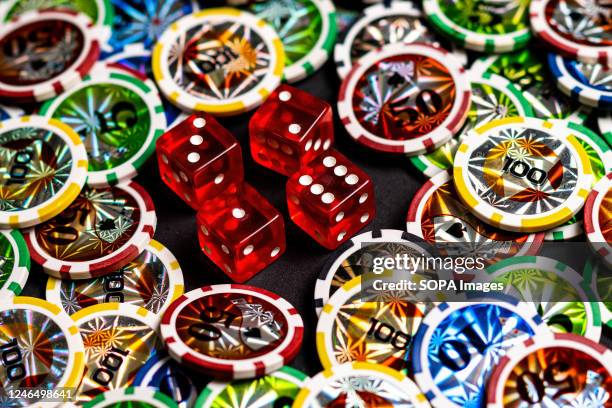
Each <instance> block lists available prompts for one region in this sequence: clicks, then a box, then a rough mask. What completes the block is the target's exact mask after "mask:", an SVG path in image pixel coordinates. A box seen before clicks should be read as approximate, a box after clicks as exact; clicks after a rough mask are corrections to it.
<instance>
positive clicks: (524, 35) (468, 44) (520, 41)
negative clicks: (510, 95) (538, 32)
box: [423, 0, 531, 53]
mask: <svg viewBox="0 0 612 408" xmlns="http://www.w3.org/2000/svg"><path fill="white" fill-rule="evenodd" d="M439 2H440V0H423V14H424V15H425V17H426V18H427V21H429V22H430V23H431V25H432V26H433V27H435V28H436V29H438V30H439V31H440V32H442V33H443V34H444V35H446V36H447V37H449V38H451V39H452V40H453V41H456V42H458V43H460V44H462V45H463V46H464V47H465V48H467V49H468V50H472V51H485V52H489V53H491V52H496V53H500V52H510V51H516V50H519V49H521V48H524V47H525V46H527V43H528V42H529V39H530V38H531V30H530V29H529V23H528V22H527V23H526V25H527V27H525V28H523V29H521V30H517V31H512V32H510V33H506V34H484V33H478V32H476V31H472V30H468V29H467V28H465V27H462V26H460V25H459V24H457V23H455V22H453V21H452V20H451V19H449V18H448V17H447V16H446V14H444V12H443V11H442V9H441V8H440V5H439ZM525 17H526V18H527V17H528V15H527V10H525Z"/></svg>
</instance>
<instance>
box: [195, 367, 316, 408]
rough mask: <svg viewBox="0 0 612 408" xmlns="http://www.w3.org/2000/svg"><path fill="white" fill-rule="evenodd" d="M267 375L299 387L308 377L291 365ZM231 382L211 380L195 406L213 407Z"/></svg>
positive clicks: (200, 407) (256, 379)
mask: <svg viewBox="0 0 612 408" xmlns="http://www.w3.org/2000/svg"><path fill="white" fill-rule="evenodd" d="M266 376H270V377H276V378H280V379H282V380H285V381H288V382H291V383H293V384H295V385H296V386H297V387H298V388H302V387H303V386H304V382H305V381H306V380H307V379H308V376H307V375H306V374H304V373H302V372H301V371H299V370H296V369H295V368H292V367H289V366H283V367H281V368H280V369H279V370H277V371H274V372H272V373H270V374H267V375H266ZM261 378H262V377H259V378H254V379H252V380H246V381H252V382H256V381H258V380H260V379H261ZM240 381H241V382H242V381H245V380H240ZM231 384H232V383H231V382H222V381H215V380H213V381H211V382H209V383H208V384H207V385H206V387H205V388H204V389H203V390H202V392H201V393H200V395H198V398H197V399H196V401H195V403H194V404H193V407H194V408H207V407H212V406H213V402H214V400H215V399H216V398H217V397H218V396H219V394H221V392H223V391H224V390H225V389H226V388H227V387H228V386H229V385H231ZM239 402H240V403H242V401H239Z"/></svg>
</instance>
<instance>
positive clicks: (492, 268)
mask: <svg viewBox="0 0 612 408" xmlns="http://www.w3.org/2000/svg"><path fill="white" fill-rule="evenodd" d="M517 269H538V270H543V271H546V272H548V273H552V274H554V275H557V276H558V277H559V278H561V280H564V281H566V282H567V283H569V284H570V285H572V286H573V287H574V288H575V289H576V293H577V294H578V296H580V297H581V298H582V301H581V303H582V304H583V305H584V310H585V319H586V330H585V333H584V334H582V335H581V336H584V337H587V338H589V339H591V340H593V341H599V339H600V337H601V332H602V327H601V313H600V310H599V307H598V305H597V304H596V303H594V302H592V299H594V294H593V292H592V291H591V290H590V289H589V290H587V289H585V288H584V286H583V285H582V281H583V278H582V276H581V275H580V274H579V273H578V272H576V270H575V269H573V268H572V267H571V266H569V265H566V264H564V263H562V262H561V261H558V260H555V259H552V258H548V257H546V256H516V257H512V258H507V259H503V260H501V261H500V262H498V263H496V264H493V265H489V266H487V267H486V268H485V270H484V271H485V272H486V281H488V282H490V281H492V280H493V279H496V278H499V277H500V276H501V275H503V274H506V273H509V272H512V271H515V270H517ZM483 278H485V276H484V275H481V276H476V279H475V280H474V282H478V281H480V282H483V281H484V279H483ZM513 286H514V285H513ZM581 291H582V293H580V292H581ZM517 292H518V290H517ZM521 300H522V299H521ZM570 302H576V303H578V302H579V301H578V300H572V301H570ZM524 303H525V304H526V305H532V304H533V299H530V300H525V301H524ZM560 303H561V302H560ZM535 313H537V311H535Z"/></svg>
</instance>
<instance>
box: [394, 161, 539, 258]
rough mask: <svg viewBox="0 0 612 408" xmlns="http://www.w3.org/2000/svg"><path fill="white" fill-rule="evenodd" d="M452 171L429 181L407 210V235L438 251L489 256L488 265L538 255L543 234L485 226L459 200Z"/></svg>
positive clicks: (440, 174)
mask: <svg viewBox="0 0 612 408" xmlns="http://www.w3.org/2000/svg"><path fill="white" fill-rule="evenodd" d="M450 172H451V171H450V170H447V171H443V172H442V173H439V174H437V175H435V176H434V177H432V178H431V179H429V180H428V181H427V182H426V183H425V184H424V185H423V186H422V187H421V189H420V190H419V191H417V193H416V194H415V195H414V197H413V199H412V201H411V202H410V208H409V209H408V217H407V223H406V228H407V230H408V232H410V233H412V234H414V235H416V236H419V237H422V238H423V239H425V241H427V242H431V243H433V244H437V245H436V246H437V247H438V250H440V251H442V250H446V251H450V250H452V249H453V248H454V247H456V251H455V253H459V254H461V253H463V254H465V253H470V254H478V255H479V256H486V257H487V263H488V264H490V263H494V262H497V261H498V260H500V259H504V258H509V257H513V256H520V255H535V254H537V253H538V251H539V250H540V247H541V246H542V242H543V240H544V234H543V233H535V234H525V233H515V232H508V231H503V230H500V229H497V228H493V227H491V226H490V225H488V224H486V223H483V222H482V221H480V220H479V219H478V218H476V217H474V215H472V213H471V211H470V210H469V209H468V208H467V207H466V206H465V204H463V202H461V200H459V196H458V195H457V190H455V184H454V183H453V177H452V174H451V173H450Z"/></svg>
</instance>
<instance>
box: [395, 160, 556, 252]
mask: <svg viewBox="0 0 612 408" xmlns="http://www.w3.org/2000/svg"><path fill="white" fill-rule="evenodd" d="M451 171H452V169H448V170H444V171H442V172H441V173H438V174H436V175H435V176H433V177H431V178H430V179H429V180H427V181H426V182H425V184H423V185H422V186H421V187H420V188H419V189H418V190H417V192H416V193H415V194H414V197H413V198H412V200H411V201H410V206H409V207H408V214H407V216H406V230H407V231H408V232H409V233H411V234H414V235H416V236H417V237H420V238H422V239H423V230H422V227H421V223H422V219H421V214H422V213H423V206H424V205H425V204H426V203H427V200H428V199H429V197H431V195H432V194H433V193H434V192H435V191H436V190H437V189H438V188H440V187H441V186H442V185H443V184H445V183H448V182H451V181H452V180H453V175H452V173H451ZM458 196H459V194H457V198H459V197H458ZM487 225H488V224H487ZM523 234H525V233H523ZM543 243H544V233H542V232H536V233H529V235H528V236H527V240H526V241H525V243H524V248H521V250H520V251H518V252H517V253H516V254H515V255H513V256H522V255H536V254H538V253H539V252H540V248H541V247H542V244H543ZM527 244H529V245H527Z"/></svg>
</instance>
